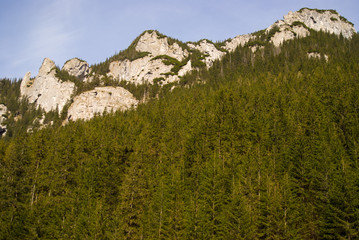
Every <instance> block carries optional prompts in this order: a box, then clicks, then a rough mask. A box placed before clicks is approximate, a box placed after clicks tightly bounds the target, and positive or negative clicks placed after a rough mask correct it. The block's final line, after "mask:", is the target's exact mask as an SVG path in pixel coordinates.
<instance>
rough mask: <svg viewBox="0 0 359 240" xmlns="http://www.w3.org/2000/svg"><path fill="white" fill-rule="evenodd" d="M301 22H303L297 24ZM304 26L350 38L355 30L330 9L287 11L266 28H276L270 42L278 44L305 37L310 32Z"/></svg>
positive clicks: (267, 30) (269, 29)
mask: <svg viewBox="0 0 359 240" xmlns="http://www.w3.org/2000/svg"><path fill="white" fill-rule="evenodd" d="M298 23H303V24H304V25H305V26H304V25H303V24H298ZM306 27H308V28H311V29H313V30H315V31H324V32H329V33H333V34H336V35H340V34H342V35H343V36H344V37H345V38H351V37H352V35H353V34H354V33H356V30H355V28H354V26H353V25H352V24H350V23H349V22H347V21H346V20H344V19H343V18H342V17H341V16H340V15H339V14H337V13H335V12H333V11H330V10H321V11H318V10H315V9H302V10H300V11H296V12H289V13H288V14H287V15H286V16H284V18H283V20H280V21H277V22H276V23H274V24H272V25H271V26H269V27H268V28H267V29H266V32H267V33H269V32H270V31H271V30H272V29H274V28H278V29H279V31H277V32H276V33H275V34H274V36H273V37H272V38H271V42H272V43H273V44H274V45H275V46H279V45H280V44H282V43H283V41H287V40H290V39H293V38H295V37H306V36H308V35H309V34H310V33H309V31H308V29H306Z"/></svg>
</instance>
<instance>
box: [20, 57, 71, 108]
mask: <svg viewBox="0 0 359 240" xmlns="http://www.w3.org/2000/svg"><path fill="white" fill-rule="evenodd" d="M30 76H31V73H30V72H28V73H26V74H25V76H24V78H23V80H22V82H21V86H20V93H21V96H22V97H27V98H28V99H29V102H30V103H36V104H37V105H38V106H39V107H41V108H43V109H44V110H45V112H49V111H51V110H56V109H58V112H59V113H61V111H62V109H63V107H64V106H65V104H66V103H67V101H69V100H70V99H71V96H72V94H73V93H74V90H75V84H74V83H73V82H69V81H64V82H63V81H62V80H61V79H59V78H57V77H56V65H55V63H54V62H53V61H52V60H50V59H48V58H45V59H44V61H43V63H42V65H41V67H40V70H39V73H38V75H37V76H36V77H35V78H34V79H31V78H30Z"/></svg>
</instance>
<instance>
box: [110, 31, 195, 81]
mask: <svg viewBox="0 0 359 240" xmlns="http://www.w3.org/2000/svg"><path fill="white" fill-rule="evenodd" d="M135 49H136V51H138V52H146V53H148V54H147V56H145V57H142V58H138V59H135V60H133V61H130V60H128V59H125V60H123V61H113V62H111V63H110V66H109V73H108V74H107V75H108V76H110V77H113V78H114V79H117V80H118V81H122V80H124V81H128V82H131V83H135V84H143V83H150V84H152V83H153V80H154V79H163V84H166V83H170V82H174V81H178V80H179V76H181V75H179V74H173V73H171V69H172V68H173V67H174V65H173V64H165V63H164V62H163V60H162V59H161V58H156V57H158V56H168V57H171V58H174V59H176V60H177V61H178V62H181V61H183V60H184V59H185V58H187V57H188V56H189V53H188V51H187V49H184V48H182V47H181V46H179V45H178V43H176V42H174V43H172V44H169V40H168V38H167V37H163V36H160V35H159V34H158V33H157V32H156V31H146V32H145V33H144V34H143V35H142V36H141V37H140V39H139V40H138V42H137V43H136V46H135ZM187 64H188V63H187ZM181 70H182V71H181ZM189 70H190V69H188V67H187V68H185V67H183V68H181V69H180V71H181V73H182V75H183V74H184V72H187V71H189ZM169 73H170V74H169Z"/></svg>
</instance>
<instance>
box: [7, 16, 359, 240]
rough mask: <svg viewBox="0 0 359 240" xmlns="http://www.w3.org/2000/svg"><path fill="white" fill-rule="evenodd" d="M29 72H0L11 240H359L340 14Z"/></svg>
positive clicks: (349, 36)
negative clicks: (14, 76) (8, 75)
mask: <svg viewBox="0 0 359 240" xmlns="http://www.w3.org/2000/svg"><path fill="white" fill-rule="evenodd" d="M333 14H334V15H333ZM312 17H313V19H312ZM299 20H300V21H301V22H300V21H299ZM329 26H333V28H332V30H333V31H331V28H328V27H329ZM317 27H318V28H317ZM315 28H317V29H315ZM320 29H321V30H323V31H318V30H320ZM152 43H153V44H152ZM138 46H139V47H138ZM136 49H138V50H136ZM139 50H141V51H139ZM189 63H190V64H189ZM189 67H191V68H189ZM161 68H163V70H161V71H160V69H161ZM111 69H112V70H111ZM183 69H187V70H188V69H190V70H188V71H187V73H186V74H184V75H182V76H180V71H181V70H183ZM149 70H151V71H153V74H150V73H152V72H148V71H149ZM162 71H163V72H162ZM161 73H164V74H162V75H161ZM30 75H31V74H27V75H26V76H25V77H24V79H23V80H22V81H11V80H9V79H2V80H0V89H1V95H0V114H1V117H0V121H1V122H0V125H1V129H4V128H6V131H5V132H4V130H1V129H0V130H1V131H3V134H2V135H3V137H2V138H1V139H0V238H1V239H357V238H358V236H359V230H358V229H359V211H358V209H359V201H358V199H359V184H358V183H359V164H358V163H359V162H358V152H359V144H358V139H359V96H358V93H359V81H358V79H359V35H358V34H357V33H355V30H354V28H353V26H352V25H351V24H350V23H349V22H348V21H347V20H345V19H344V18H343V17H340V16H339V14H337V13H336V12H335V11H334V10H314V9H302V10H300V11H298V12H294V13H289V14H288V15H287V16H285V17H284V19H283V20H280V21H278V22H276V23H274V24H273V25H271V26H269V28H267V29H264V30H261V31H258V32H255V33H252V34H247V35H243V36H237V37H235V38H233V39H229V40H226V41H224V42H220V43H213V42H211V41H210V40H200V41H198V42H197V43H181V42H180V41H178V40H175V39H172V38H170V37H166V36H164V35H162V34H160V33H159V32H157V31H146V32H144V33H143V34H141V35H140V36H139V37H138V38H137V39H136V40H135V41H134V42H133V44H131V45H130V46H129V48H128V49H126V50H124V51H122V52H120V53H118V54H115V55H114V56H112V57H110V58H108V59H107V60H106V61H104V62H102V63H99V64H96V65H92V66H91V65H89V64H87V63H86V62H85V61H83V60H81V59H77V58H74V59H71V60H69V61H68V62H66V63H65V64H64V66H63V67H62V68H59V67H58V66H56V65H55V64H54V63H53V62H52V61H51V60H49V59H45V60H44V63H43V65H42V66H41V68H40V70H39V74H38V75H37V76H36V77H35V78H31V77H30ZM152 75H154V76H153V78H152ZM122 76H126V77H124V78H122V79H121V77H122ZM138 76H140V77H138ZM158 76H160V77H158ZM59 91H60V92H61V94H59V93H58V92H59ZM23 93H26V95H25V94H23ZM66 99H67V100H66ZM65 100H66V102H65ZM60 108H61V110H60Z"/></svg>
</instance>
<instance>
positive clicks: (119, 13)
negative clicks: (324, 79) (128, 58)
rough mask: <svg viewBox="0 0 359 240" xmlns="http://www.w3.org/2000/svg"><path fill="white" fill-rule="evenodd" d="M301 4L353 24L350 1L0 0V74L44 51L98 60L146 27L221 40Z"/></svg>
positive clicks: (11, 73) (36, 61) (34, 63)
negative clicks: (335, 14) (334, 12)
mask: <svg viewBox="0 0 359 240" xmlns="http://www.w3.org/2000/svg"><path fill="white" fill-rule="evenodd" d="M302 7H310V8H320V9H336V10H337V11H338V12H339V13H340V14H341V15H342V16H344V17H346V18H347V19H348V20H349V21H351V22H353V23H354V26H355V27H356V30H357V31H358V30H359V14H358V12H359V1H358V0H259V1H256V0H250V1H248V0H220V1H219V0H157V1H154V0H153V1H148V0H147V1H145V0H117V1H116V0H0V34H1V35H0V36H1V37H0V78H3V77H7V78H22V77H23V76H24V75H25V73H26V72H28V71H31V75H32V76H36V75H37V72H38V69H39V67H40V65H41V63H42V61H43V59H44V58H45V57H49V58H50V59H52V60H53V61H55V63H56V65H58V66H59V67H62V65H63V63H64V62H65V61H66V60H68V59H70V58H73V57H79V58H81V59H84V60H86V61H87V62H88V63H89V64H94V63H99V62H102V61H104V60H105V59H106V58H107V57H110V56H112V55H113V54H115V53H116V52H118V51H120V50H123V49H126V48H127V47H128V45H130V44H131V42H132V41H133V40H134V39H135V38H136V37H137V36H138V35H139V34H141V33H142V32H143V31H144V30H147V29H156V30H159V31H160V32H162V33H163V34H165V35H168V36H170V37H173V38H177V39H179V40H181V41H197V40H200V39H202V38H207V39H210V40H212V41H221V40H225V39H227V38H231V37H234V36H236V35H239V34H246V33H251V32H254V31H258V30H261V29H264V28H266V27H268V26H269V25H271V24H272V23H273V22H275V21H276V20H278V19H282V17H283V15H285V14H287V13H288V11H296V10H299V9H300V8H302Z"/></svg>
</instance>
